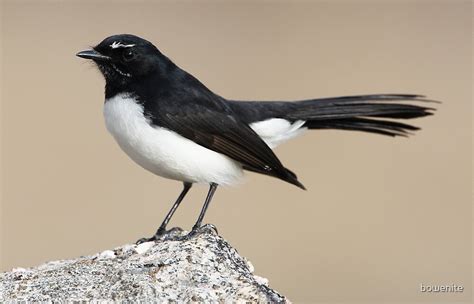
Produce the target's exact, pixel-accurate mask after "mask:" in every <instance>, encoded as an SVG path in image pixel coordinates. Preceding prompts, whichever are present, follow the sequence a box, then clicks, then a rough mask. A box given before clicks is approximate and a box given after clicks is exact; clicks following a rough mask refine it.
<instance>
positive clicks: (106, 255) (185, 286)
mask: <svg viewBox="0 0 474 304" xmlns="http://www.w3.org/2000/svg"><path fill="white" fill-rule="evenodd" d="M183 236H184V232H182V231H179V230H177V231H174V232H173V233H172V234H170V235H167V236H166V237H165V238H164V239H162V240H160V241H157V242H147V243H143V244H140V245H125V246H121V247H118V248H115V249H113V250H106V251H104V252H102V253H98V254H95V255H91V256H85V257H80V258H77V259H73V260H61V261H54V262H48V263H46V264H43V265H40V266H38V267H34V268H29V269H23V268H16V269H14V270H12V271H11V272H5V273H2V274H0V302H1V303H4V302H12V301H28V302H32V301H34V302H39V301H55V302H56V301H64V300H66V301H90V300H94V302H96V301H97V302H101V303H102V302H112V301H124V302H145V303H150V302H152V303H153V302H155V303H156V302H179V303H182V302H186V303H188V302H204V303H216V302H220V303H224V302H225V303H229V302H232V303H235V302H251V303H255V302H260V303H289V301H288V300H287V299H286V298H285V297H283V296H281V295H280V294H278V293H277V292H276V291H274V290H272V289H271V288H269V287H268V281H267V280H266V279H264V278H261V277H258V276H256V275H253V274H252V272H253V266H252V265H251V264H250V262H248V261H247V260H246V259H245V258H243V257H241V256H240V255H239V254H238V253H237V251H236V250H235V249H234V248H232V247H231V246H230V245H229V244H228V243H227V242H226V241H225V240H224V239H223V238H221V237H220V236H218V235H217V234H216V233H215V232H214V230H212V229H205V230H203V232H202V233H200V234H198V235H196V236H194V237H192V238H190V239H184V238H183Z"/></svg>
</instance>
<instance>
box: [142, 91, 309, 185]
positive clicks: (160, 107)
mask: <svg viewBox="0 0 474 304" xmlns="http://www.w3.org/2000/svg"><path fill="white" fill-rule="evenodd" d="M172 102H173V101H172V100H160V101H158V102H156V103H155V104H154V107H155V108H154V109H152V110H151V111H150V112H149V113H146V114H147V115H149V117H151V120H152V122H153V123H154V124H156V125H158V126H161V127H165V128H167V129H169V130H172V131H174V132H177V133H178V134H180V135H181V136H183V137H186V138H188V139H190V140H192V141H194V142H196V143H198V144H199V145H201V146H203V147H205V148H208V149H210V150H213V151H216V152H219V153H222V154H224V155H226V156H228V157H230V158H232V159H234V160H236V161H238V162H240V163H241V164H242V165H243V167H244V169H247V170H250V171H254V172H258V173H262V174H266V175H270V176H274V177H277V178H279V179H282V180H284V181H286V182H289V183H291V184H293V185H296V186H298V187H300V188H302V189H305V188H304V186H303V185H302V184H301V183H300V182H299V181H298V180H297V178H296V175H295V174H294V173H293V172H291V171H290V170H288V169H286V168H285V167H284V166H283V165H282V164H281V162H280V160H279V159H278V158H277V156H276V155H275V154H274V153H273V151H272V150H271V149H270V148H269V147H268V146H267V144H266V143H265V142H264V141H263V140H262V139H261V138H260V137H259V136H258V135H257V133H255V131H253V130H252V129H251V128H250V127H249V126H248V125H247V124H246V123H244V122H242V121H241V120H239V119H238V118H237V117H235V116H234V115H233V113H232V110H231V109H230V108H228V107H227V105H226V104H225V102H224V101H220V100H207V98H205V99H204V100H203V98H202V97H201V98H199V97H195V100H188V101H187V102H185V103H183V104H185V105H186V106H183V107H179V106H177V104H179V103H181V102H183V101H181V102H178V101H174V102H175V103H176V104H171V103H172ZM145 111H146V110H145Z"/></svg>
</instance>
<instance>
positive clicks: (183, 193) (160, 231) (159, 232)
mask: <svg viewBox="0 0 474 304" xmlns="http://www.w3.org/2000/svg"><path fill="white" fill-rule="evenodd" d="M192 185H193V184H192V183H188V182H183V191H181V194H180V195H179V196H178V198H177V199H176V202H175V203H174V204H173V207H171V209H170V211H169V212H168V214H167V215H166V217H165V219H164V220H163V223H161V225H160V228H158V230H156V233H155V235H153V236H152V237H150V238H141V239H139V240H138V241H137V242H136V243H137V244H141V243H145V242H151V241H155V240H157V239H159V237H160V236H162V235H164V234H166V233H167V232H168V231H167V230H166V226H167V225H168V222H169V221H170V220H171V217H172V216H173V214H174V213H175V211H176V209H178V207H179V204H180V203H181V201H182V200H183V199H184V197H185V196H186V194H187V193H188V191H189V189H191V186H192Z"/></svg>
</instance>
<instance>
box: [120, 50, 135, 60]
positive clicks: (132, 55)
mask: <svg viewBox="0 0 474 304" xmlns="http://www.w3.org/2000/svg"><path fill="white" fill-rule="evenodd" d="M122 56H123V60H125V61H131V60H133V59H134V58H135V52H134V51H133V50H132V49H128V50H125V51H124V52H123V54H122Z"/></svg>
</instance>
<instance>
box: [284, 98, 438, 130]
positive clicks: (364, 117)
mask: <svg viewBox="0 0 474 304" xmlns="http://www.w3.org/2000/svg"><path fill="white" fill-rule="evenodd" d="M402 102H425V103H430V102H436V101H432V100H427V99H425V98H424V96H422V95H408V94H376V95H359V96H346V97H334V98H323V99H311V100H303V101H298V102H296V105H297V106H296V107H295V108H293V109H292V110H290V111H288V112H287V113H286V115H285V118H287V119H291V120H305V121H306V123H305V126H306V127H308V128H309V129H340V130H352V131H364V132H369V133H377V134H382V135H389V136H407V135H410V134H411V132H413V131H416V130H419V128H418V127H415V126H412V125H409V124H406V123H401V122H396V121H393V119H412V118H418V117H423V116H428V115H432V114H433V113H432V111H434V110H435V109H434V108H431V107H425V106H421V105H415V104H407V103H402ZM390 119H391V120H390Z"/></svg>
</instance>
